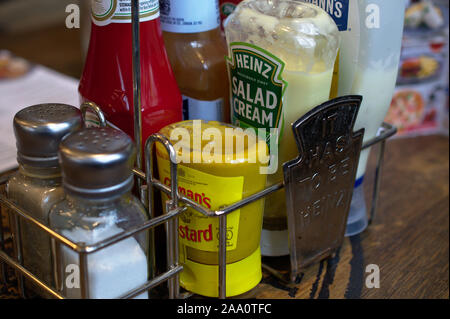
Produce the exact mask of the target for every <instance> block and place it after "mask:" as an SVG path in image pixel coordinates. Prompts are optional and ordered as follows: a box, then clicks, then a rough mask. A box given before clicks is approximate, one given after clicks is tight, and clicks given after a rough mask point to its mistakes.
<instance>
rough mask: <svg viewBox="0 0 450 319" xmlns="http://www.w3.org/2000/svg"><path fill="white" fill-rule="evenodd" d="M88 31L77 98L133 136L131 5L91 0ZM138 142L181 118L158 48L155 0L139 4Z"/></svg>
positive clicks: (127, 0) (128, 1)
mask: <svg viewBox="0 0 450 319" xmlns="http://www.w3.org/2000/svg"><path fill="white" fill-rule="evenodd" d="M91 7H92V31H91V38H90V43H89V50H88V53H87V58H86V63H85V66H84V71H83V75H82V77H81V81H80V86H79V93H80V100H81V102H82V103H83V102H86V101H92V102H95V103H96V104H98V105H99V106H100V107H101V109H102V111H103V112H104V113H105V115H106V119H107V120H108V121H109V122H111V123H112V124H114V125H116V126H117V127H119V128H120V129H121V130H123V131H124V132H125V133H127V134H128V135H129V136H131V137H134V117H133V73H132V70H133V67H132V27H131V0H96V1H91ZM140 21H141V23H140V50H141V94H142V96H141V100H142V101H141V102H142V106H141V107H142V108H141V112H142V142H143V143H145V141H146V140H147V138H148V137H149V136H150V135H151V134H153V133H156V132H158V131H159V130H160V129H161V128H163V127H165V126H167V125H168V124H171V123H174V122H179V121H181V118H182V100H181V94H180V91H179V89H178V86H177V83H176V80H175V77H174V75H173V72H172V69H171V66H170V64H169V60H168V57H167V52H166V49H165V47H164V42H163V38H162V31H161V26H160V20H159V2H158V0H140Z"/></svg>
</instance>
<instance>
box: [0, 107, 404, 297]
mask: <svg viewBox="0 0 450 319" xmlns="http://www.w3.org/2000/svg"><path fill="white" fill-rule="evenodd" d="M97 111H98V110H97ZM100 112H101V111H100ZM395 133H396V128H395V127H393V126H392V125H390V124H387V123H383V126H382V127H381V129H380V134H379V135H378V136H377V137H376V138H374V139H373V140H371V141H369V142H367V143H366V144H365V145H364V146H363V149H366V148H369V147H371V146H373V145H375V144H378V143H380V150H379V153H378V157H377V166H376V173H375V186H374V192H373V195H372V198H373V200H372V207H371V212H370V220H371V221H372V220H373V218H374V217H375V214H376V209H377V203H378V197H379V189H380V176H381V172H382V164H383V157H384V149H385V142H386V140H387V138H389V137H390V136H392V135H394V134H395ZM157 142H159V143H162V145H164V147H165V149H166V150H167V152H168V155H169V158H170V162H171V178H172V183H171V187H168V186H166V185H164V184H163V183H161V181H159V180H158V179H155V178H154V174H153V158H154V157H153V155H154V154H153V152H152V149H153V146H154V143H157ZM145 158H146V159H147V160H146V161H145V163H146V171H147V172H149V173H148V174H145V173H144V172H142V171H141V170H139V169H138V168H135V169H134V174H135V176H136V178H137V179H140V180H141V181H146V185H144V186H143V187H142V188H141V190H142V191H141V199H142V200H143V201H145V202H146V208H147V210H148V214H149V216H150V220H148V221H147V222H145V223H144V224H142V225H139V226H136V227H135V228H133V229H129V230H127V231H124V232H122V233H120V234H117V235H115V236H112V237H110V238H108V239H105V240H102V241H100V242H98V243H95V244H92V245H85V244H83V243H74V242H72V241H70V240H69V239H67V238H66V237H64V236H61V235H60V234H58V233H56V232H55V231H53V230H52V229H50V228H49V227H48V226H46V225H44V224H42V223H41V222H39V221H37V220H35V219H34V218H32V217H31V216H30V215H29V214H28V213H27V212H25V211H24V210H22V209H21V208H20V207H18V206H17V205H15V204H14V203H13V202H11V201H10V200H9V199H7V198H6V196H4V195H1V194H0V205H2V206H4V207H7V208H9V209H10V211H12V212H13V213H14V215H15V217H17V219H16V221H17V222H16V225H18V224H19V223H18V218H21V219H23V220H25V221H26V222H28V223H31V224H34V225H35V226H37V227H38V228H40V229H41V230H42V231H45V232H47V234H48V235H49V236H50V237H51V240H52V246H53V247H56V243H59V244H62V245H65V246H66V247H68V248H69V249H71V250H73V251H75V252H76V253H78V254H79V265H80V274H81V277H82V280H81V282H80V283H81V290H82V298H89V287H88V283H89V278H88V271H87V270H88V269H87V256H88V255H89V254H92V253H95V252H97V251H99V250H101V249H104V248H106V247H109V246H111V245H114V244H116V243H118V242H119V241H121V240H124V239H127V238H129V237H131V236H134V235H136V234H138V233H140V232H142V231H146V230H148V231H150V232H151V231H152V230H153V228H154V227H156V226H158V225H162V224H164V223H167V225H168V227H167V234H166V236H167V252H166V254H167V262H168V265H169V266H168V270H167V271H166V272H165V273H163V274H162V275H159V276H158V277H153V276H151V277H150V278H151V279H150V280H149V281H148V282H147V283H145V284H144V285H142V286H141V287H137V288H136V289H135V290H133V291H130V292H128V293H127V294H124V295H123V296H121V297H120V298H133V297H135V296H137V295H139V294H140V293H142V292H144V291H147V290H149V289H151V288H154V287H155V286H157V285H160V284H162V283H163V282H165V281H168V286H169V298H171V299H173V298H180V297H181V296H182V295H180V292H179V289H180V288H179V273H180V272H181V271H182V269H183V267H182V265H179V264H178V245H179V243H178V232H177V228H178V218H177V217H178V215H179V214H181V213H182V212H183V211H184V210H185V209H186V206H189V207H192V208H193V209H195V210H196V211H198V212H199V213H201V214H203V215H205V216H207V217H216V218H219V254H218V255H219V260H218V265H219V286H218V292H219V293H218V295H219V298H226V236H225V235H226V232H225V229H226V217H227V215H228V214H229V213H231V212H233V211H235V210H237V209H240V208H242V207H244V206H246V205H248V204H250V203H252V202H254V201H257V200H259V199H261V198H263V197H265V196H267V195H268V194H270V193H273V192H275V191H277V190H279V189H282V188H283V187H284V184H283V183H278V184H275V185H273V186H270V187H268V188H266V189H264V190H262V191H260V192H258V193H255V194H253V195H251V196H248V197H246V198H244V199H242V200H240V201H238V202H236V203H233V204H231V205H229V206H227V207H224V208H222V209H221V210H216V211H212V210H210V209H207V208H205V207H203V206H200V205H199V204H197V203H196V202H194V201H192V200H191V199H189V198H187V197H185V196H182V195H180V194H179V193H178V182H177V181H178V176H177V163H176V153H175V149H174V147H173V145H172V144H171V143H170V142H169V140H168V139H167V137H165V136H164V135H161V134H154V135H152V136H151V137H150V138H149V139H148V140H147V142H146V146H145ZM2 182H3V183H5V182H6V179H5V180H3V181H2ZM0 185H1V184H0ZM155 188H156V189H158V190H160V191H162V192H164V193H166V194H167V195H168V196H170V198H171V200H170V201H168V202H167V203H166V205H167V206H166V211H167V213H166V214H164V215H162V216H159V217H154V215H155V214H154V212H153V207H152V203H153V190H154V189H155ZM145 197H146V198H145ZM179 203H182V204H185V205H186V206H179ZM0 231H1V230H0ZM17 234H19V235H18V236H15V239H16V240H15V243H14V244H15V246H16V247H15V248H16V251H18V252H20V251H21V245H22V243H21V238H20V232H17ZM150 241H151V244H150V248H151V249H150V256H149V263H150V268H151V269H152V268H153V267H154V265H155V256H154V249H153V248H154V238H151V240H150ZM0 248H2V249H1V250H0V259H2V260H3V261H4V262H6V263H7V264H8V265H10V266H11V267H13V268H15V269H16V270H17V271H19V272H20V273H21V274H22V275H24V276H26V277H27V278H28V279H30V280H31V281H33V282H34V283H35V284H37V285H38V286H39V287H41V288H43V289H44V290H45V291H47V292H48V293H49V294H50V295H52V296H54V297H56V298H61V299H62V298H64V296H62V295H61V294H60V292H58V291H57V290H54V289H52V288H51V287H48V286H46V285H45V284H44V283H43V282H42V281H40V280H39V279H38V278H37V277H36V276H34V275H33V274H32V273H31V272H30V271H28V270H27V269H26V268H25V267H24V266H23V262H22V260H21V256H18V258H17V260H14V259H13V258H11V257H10V256H8V255H7V254H6V252H5V251H4V249H3V248H4V247H3V246H0ZM56 251H57V250H56V249H53V253H54V254H55V252H56ZM53 259H54V260H58V256H55V255H54V258H53ZM54 269H56V268H55V265H54ZM22 286H23V285H22ZM58 286H60V284H57V287H58Z"/></svg>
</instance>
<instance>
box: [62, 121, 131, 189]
mask: <svg viewBox="0 0 450 319" xmlns="http://www.w3.org/2000/svg"><path fill="white" fill-rule="evenodd" d="M135 154H136V148H135V147H134V144H133V142H132V140H131V139H130V138H129V137H128V135H127V134H125V133H123V132H121V131H119V130H116V129H112V128H85V129H83V130H80V131H78V132H75V133H73V134H71V135H69V136H67V138H65V139H64V141H63V142H62V143H61V145H60V152H59V159H60V165H61V169H62V176H63V185H64V188H65V189H66V191H68V192H69V193H74V194H77V195H82V196H83V197H109V196H114V195H119V194H122V193H124V192H126V191H128V190H130V189H131V187H132V186H133V171H132V169H133V165H134V160H135Z"/></svg>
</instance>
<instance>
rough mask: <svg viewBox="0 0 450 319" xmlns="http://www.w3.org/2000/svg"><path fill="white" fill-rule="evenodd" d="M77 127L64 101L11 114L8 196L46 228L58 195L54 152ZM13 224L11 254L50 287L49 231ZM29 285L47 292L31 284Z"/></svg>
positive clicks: (77, 116)
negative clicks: (12, 165) (12, 161)
mask: <svg viewBox="0 0 450 319" xmlns="http://www.w3.org/2000/svg"><path fill="white" fill-rule="evenodd" d="M81 126H82V116H81V112H80V110H79V109H77V108H76V107H74V106H70V105H65V104H53V103H48V104H39V105H33V106H29V107H27V108H25V109H23V110H21V111H19V112H17V113H16V115H15V116H14V121H13V127H14V134H15V137H16V146H17V161H18V163H19V170H18V172H17V173H16V174H15V175H13V176H12V177H11V178H10V179H9V181H8V184H7V196H8V198H9V199H10V200H12V201H13V202H14V203H15V204H16V205H17V206H19V207H20V208H21V209H22V210H24V211H25V213H26V214H28V215H29V216H30V217H32V218H34V219H36V220H37V221H39V222H40V223H42V224H43V225H45V226H48V214H49V210H50V208H51V207H52V205H53V204H55V203H56V202H58V201H60V200H61V199H62V198H63V189H62V187H61V180H62V179H61V171H60V168H59V163H58V156H57V155H58V147H59V144H60V142H61V140H62V139H63V138H64V137H65V136H67V135H68V134H70V133H72V132H74V131H77V130H78V129H80V128H81ZM10 216H12V215H10ZM12 223H13V224H14V227H12V228H13V234H14V237H15V239H16V243H18V242H17V240H20V244H21V245H20V246H19V249H21V251H16V254H18V257H19V254H21V257H22V259H23V265H24V266H25V268H26V269H28V270H29V271H30V272H31V273H32V274H33V275H34V276H36V277H37V278H38V279H40V280H41V281H42V282H43V283H44V284H46V285H48V286H53V284H54V280H53V278H54V276H53V269H52V260H51V238H50V235H49V234H48V233H47V232H45V231H44V230H42V229H40V228H39V227H37V226H36V225H34V224H32V223H31V222H29V221H27V220H25V219H24V218H22V217H18V218H15V217H14V218H12ZM27 282H28V281H27ZM28 287H29V286H28V284H27V288H28ZM30 288H32V290H34V292H36V293H37V294H39V295H41V296H44V297H47V296H48V293H46V292H45V291H44V290H43V289H41V288H39V287H37V286H35V285H31V286H30Z"/></svg>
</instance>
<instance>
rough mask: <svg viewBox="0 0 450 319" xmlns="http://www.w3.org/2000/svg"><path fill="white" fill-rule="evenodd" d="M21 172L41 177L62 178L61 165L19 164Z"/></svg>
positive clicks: (28, 175) (33, 176) (29, 175)
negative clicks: (38, 165) (37, 165)
mask: <svg viewBox="0 0 450 319" xmlns="http://www.w3.org/2000/svg"><path fill="white" fill-rule="evenodd" d="M19 172H20V173H21V174H22V175H25V176H27V177H32V178H39V179H60V178H61V169H60V168H59V167H35V166H29V165H19Z"/></svg>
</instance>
